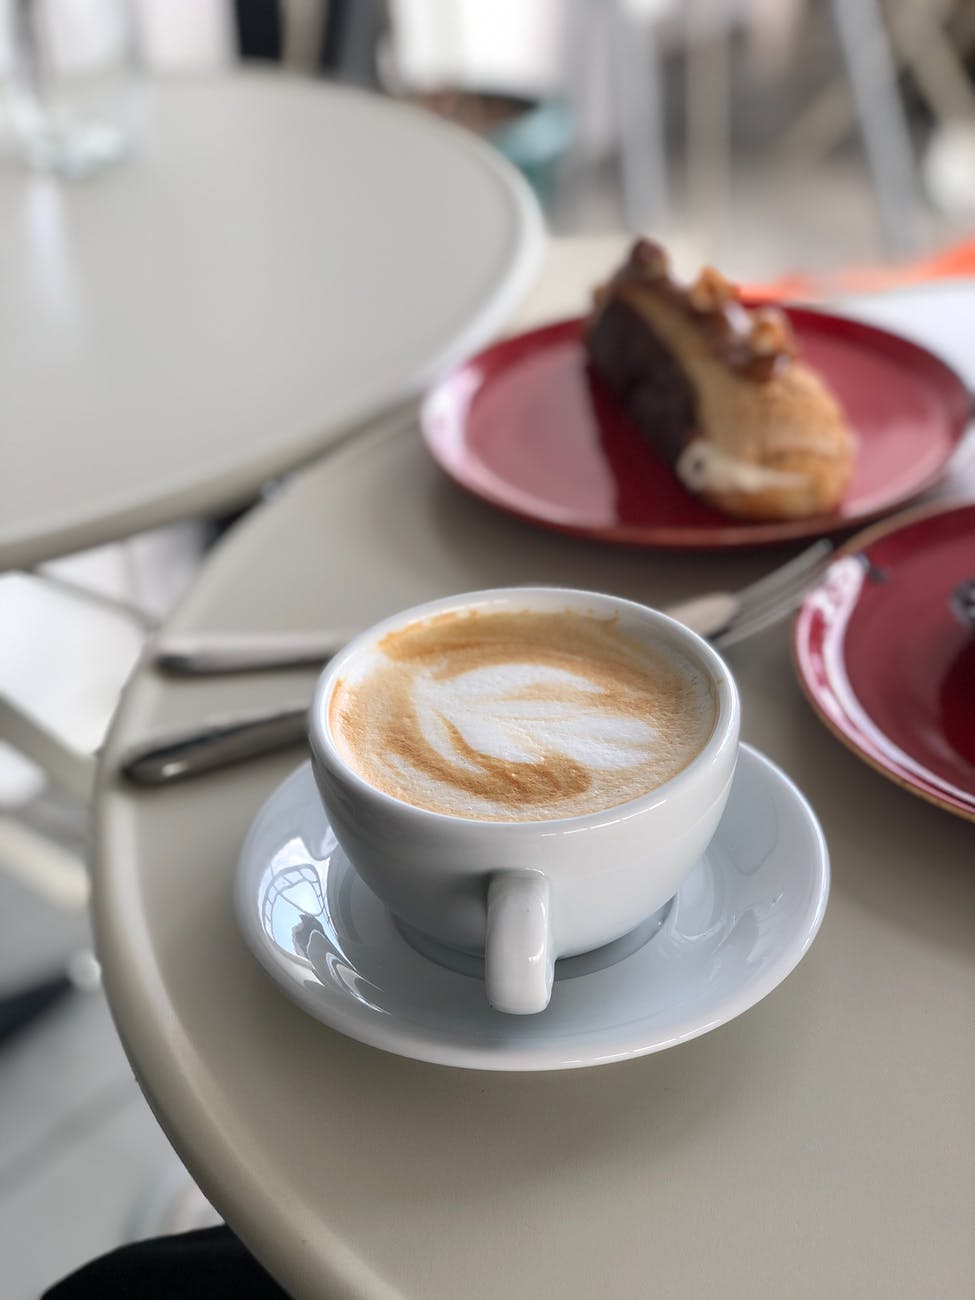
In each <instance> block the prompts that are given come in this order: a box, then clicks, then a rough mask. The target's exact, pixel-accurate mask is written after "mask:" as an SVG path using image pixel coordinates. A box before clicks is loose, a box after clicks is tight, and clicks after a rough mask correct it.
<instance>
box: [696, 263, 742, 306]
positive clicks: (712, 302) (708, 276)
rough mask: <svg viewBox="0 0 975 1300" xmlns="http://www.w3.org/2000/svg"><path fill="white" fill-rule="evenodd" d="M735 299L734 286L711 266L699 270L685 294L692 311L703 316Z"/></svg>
mask: <svg viewBox="0 0 975 1300" xmlns="http://www.w3.org/2000/svg"><path fill="white" fill-rule="evenodd" d="M737 297H738V292H737V290H736V288H735V286H734V285H733V284H732V283H731V281H730V280H726V279H725V278H724V276H723V275H722V274H721V272H720V271H716V270H715V269H714V267H713V266H705V267H704V268H703V269H702V270H701V272H700V274H699V275H698V277H697V279H696V280H695V281H694V283H693V284H692V285H691V287H690V289H689V290H688V293H687V301H688V302H689V303H690V305H691V306H692V307H693V308H694V310H695V311H699V312H702V313H704V314H708V313H710V312H716V311H720V310H721V308H722V307H724V306H726V305H727V304H728V303H729V302H734V301H735V300H736V299H737Z"/></svg>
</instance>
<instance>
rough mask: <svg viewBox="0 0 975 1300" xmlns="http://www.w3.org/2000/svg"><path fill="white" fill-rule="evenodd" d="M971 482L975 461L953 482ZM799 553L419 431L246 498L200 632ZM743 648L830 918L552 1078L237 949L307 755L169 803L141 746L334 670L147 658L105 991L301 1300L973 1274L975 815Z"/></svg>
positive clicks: (114, 813)
mask: <svg viewBox="0 0 975 1300" xmlns="http://www.w3.org/2000/svg"><path fill="white" fill-rule="evenodd" d="M564 265H565V261H564V259H563V266H564ZM581 289H582V286H581V285H580V286H579V291H580V293H581ZM966 488H967V490H968V491H969V493H970V492H971V491H972V490H973V489H975V479H973V478H972V477H968V478H967V479H959V480H956V481H955V482H954V483H953V484H950V485H948V490H954V491H963V490H965V489H966ZM774 558H781V556H779V557H774V556H772V555H770V554H768V553H766V554H761V555H759V554H756V555H750V556H746V555H741V554H736V555H729V556H724V557H722V556H718V555H708V556H704V555H700V556H693V557H691V556H679V555H667V554H663V553H650V552H637V551H625V550H620V549H614V548H609V547H600V546H598V545H595V544H591V543H587V542H582V541H576V540H570V539H566V538H563V537H557V536H555V535H553V534H548V533H545V532H542V531H536V530H534V529H532V528H531V527H529V526H527V525H524V524H521V523H518V522H516V521H514V520H512V519H509V518H506V517H504V516H502V515H500V514H496V513H494V512H493V511H491V510H489V509H488V508H487V507H485V506H483V505H481V504H480V503H478V502H476V501H473V500H471V499H469V498H468V497H466V496H465V495H463V494H462V493H461V492H460V491H459V490H458V489H456V488H455V487H454V486H453V485H451V484H450V483H449V482H447V481H446V480H445V479H444V478H443V476H442V475H441V474H440V473H439V472H438V471H437V470H436V469H435V468H434V466H433V465H432V464H431V463H430V461H429V459H428V458H427V456H426V454H425V452H424V450H423V449H422V447H421V445H420V442H419V439H418V437H417V436H416V433H415V431H413V430H411V429H406V430H405V431H404V430H403V429H402V428H397V427H395V426H394V427H391V428H389V429H380V430H377V431H376V432H373V433H370V434H368V435H365V436H363V437H361V438H359V439H357V440H356V441H355V442H354V443H352V444H350V445H348V446H346V447H344V448H342V449H340V450H338V451H336V452H334V453H332V454H331V455H330V456H329V457H327V458H326V460H325V461H323V463H322V464H321V465H319V466H317V467H316V468H315V469H313V470H312V471H311V472H309V473H308V474H306V475H304V476H302V477H301V478H300V479H297V480H296V481H294V482H293V483H292V484H291V485H290V487H289V488H288V490H287V491H286V492H285V493H284V494H282V495H281V496H280V497H279V498H278V499H276V500H275V501H273V502H272V503H270V504H269V505H266V506H264V507H262V508H261V509H260V510H258V511H256V512H254V513H253V514H252V515H251V516H250V517H249V518H248V519H247V520H246V521H245V522H244V523H243V524H242V526H240V527H238V528H237V529H236V530H235V531H234V532H233V533H232V534H231V535H230V536H229V537H228V538H227V539H226V540H225V541H224V543H223V544H222V545H221V546H220V547H219V548H218V549H217V551H216V552H215V553H214V554H213V556H212V557H211V559H210V561H209V563H208V564H207V566H206V568H205V569H204V571H203V572H202V574H201V576H200V580H199V582H198V583H197V584H196V586H195V588H194V590H193V591H192V593H191V595H190V596H189V598H188V599H187V601H186V602H185V604H184V605H183V606H182V608H181V610H180V611H179V613H178V616H177V617H176V619H175V620H174V622H173V624H172V626H173V628H174V629H180V630H184V631H188V630H191V629H193V630H218V629H258V628H265V629H266V628H307V629H312V628H314V627H316V626H318V625H322V624H325V623H334V624H335V625H341V626H354V625H356V624H360V623H361V624H365V623H368V622H369V621H371V620H373V619H375V618H377V617H378V616H380V615H382V614H385V613H388V612H390V611H392V610H394V609H396V608H399V607H402V606H405V605H408V604H410V603H412V602H413V601H417V600H421V599H424V598H426V597H429V596H432V595H434V594H442V593H445V592H450V591H455V590H462V589H465V588H475V587H483V586H489V585H492V584H495V583H504V582H512V581H514V582H517V581H555V582H566V583H571V584H573V585H576V586H583V587H586V586H590V587H596V588H605V589H608V590H611V591H616V592H620V593H622V594H625V595H628V596H631V597H637V598H641V599H644V600H647V601H650V602H666V601H667V600H670V599H673V598H675V597H677V596H684V595H688V594H693V593H695V592H701V591H704V590H706V589H709V588H713V587H716V586H720V585H727V584H729V583H739V582H742V581H745V580H747V579H749V578H751V577H754V576H755V575H756V574H757V573H758V572H760V571H761V570H763V569H765V568H767V567H769V565H770V564H771V563H772V562H773V560H774ZM729 659H730V662H731V664H732V667H733V669H734V671H735V672H736V675H737V677H738V680H739V683H740V686H741V691H742V700H743V718H744V737H745V739H747V740H748V741H750V742H752V743H753V744H755V745H757V746H759V747H760V748H761V749H763V750H765V751H766V752H767V753H768V754H769V755H771V757H772V758H773V759H775V760H776V761H777V762H779V763H780V764H781V765H782V766H783V767H784V768H785V769H786V771H787V772H789V773H790V774H791V775H792V776H793V777H794V779H795V780H796V781H797V782H798V783H799V785H800V787H801V788H802V789H803V790H804V791H805V792H806V794H807V795H808V796H809V798H810V800H811V802H812V804H813V806H814V808H815V809H816V810H817V812H818V814H819V816H820V818H821V819H822V823H823V827H824V829H825V832H826V835H827V838H828V841H829V845H830V850H831V855H832V865H833V892H832V899H831V902H830V906H829V910H828V912H827V916H826V920H825V924H824V926H823V929H822V931H821V933H820V936H819V938H818V939H817V941H816V943H815V944H814V945H813V947H812V949H811V951H810V953H809V954H808V956H807V957H806V959H805V960H804V961H803V963H802V964H801V966H800V967H799V968H798V970H797V971H796V972H795V973H794V974H793V975H792V976H791V977H790V978H789V979H788V980H787V981H786V982H785V984H784V985H783V986H782V987H781V988H779V989H777V990H776V991H775V992H774V993H773V994H772V995H771V996H770V997H768V998H767V999H766V1000H765V1001H764V1002H762V1003H761V1004H760V1005H758V1006H757V1007H755V1008H754V1009H753V1010H751V1011H750V1012H748V1013H747V1014H746V1015H744V1016H743V1017H742V1018H740V1019H739V1020H736V1021H734V1022H732V1023H731V1024H729V1025H726V1026H724V1027H723V1028H721V1029H719V1030H717V1031H715V1032H714V1033H712V1034H709V1035H707V1036H705V1037H703V1038H700V1039H698V1040H696V1041H694V1042H692V1043H689V1044H685V1045H683V1046H681V1047H678V1048H675V1049H673V1050H671V1051H667V1052H664V1053H661V1054H660V1055H656V1056H651V1057H647V1058H643V1059H640V1060H635V1061H630V1062H627V1063H623V1064H618V1065H614V1066H608V1067H603V1068H599V1069H591V1070H583V1071H578V1072H568V1073H565V1074H556V1075H543V1074H525V1075H500V1074H483V1073H478V1072H469V1071H461V1070H451V1069H447V1068H442V1067H437V1066H431V1065H425V1064H420V1063H418V1062H415V1061H412V1060H406V1059H401V1058H398V1057H394V1056H390V1055H387V1054H384V1053H382V1052H379V1051H376V1050H373V1049H371V1048H368V1047H365V1046H363V1045H361V1044H359V1043H355V1042H352V1041H350V1040H348V1039H346V1038H343V1037H342V1036H341V1035H339V1034H338V1033H335V1032H333V1031H331V1030H329V1029H327V1028H325V1027H323V1026H322V1025H321V1024H319V1023H317V1022H316V1021H313V1020H311V1019H310V1018H309V1017H307V1016H305V1015H304V1014H303V1013H302V1012H301V1011H299V1010H298V1009H297V1008H296V1007H294V1006H293V1005H292V1004H291V1003H290V1002H288V1001H287V1000H286V999H285V998H284V997H283V996H282V995H281V994H280V993H279V992H278V991H277V989H276V988H275V987H274V986H273V985H272V984H271V982H270V980H269V979H268V977H266V976H265V974H264V973H263V972H262V970H261V969H260V968H259V967H258V965H257V963H256V961H255V960H254V959H253V958H252V957H251V956H250V954H249V953H248V952H247V950H246V949H245V948H244V945H243V942H242V940H241V938H240V936H239V934H238V932H237V929H236V926H235V922H234V918H233V915H232V911H231V902H230V898H231V879H232V874H233V870H234V863H235V858H236V854H237V851H238V848H239V846H240V843H241V839H242V837H243V834H244V831H245V829H246V827H247V824H248V822H249V821H250V819H251V818H252V816H253V815H254V813H255V812H256V810H257V808H258V806H259V805H260V803H261V802H262V800H263V799H264V798H265V797H266V796H267V794H268V793H269V792H270V791H271V790H272V789H273V787H274V786H275V785H276V784H277V782H279V781H280V780H281V779H282V778H283V777H284V776H285V774H286V773H287V772H288V771H289V770H290V769H291V768H292V767H294V766H295V765H296V764H297V763H298V762H299V761H300V759H301V757H302V754H301V752H300V750H299V749H296V750H295V751H294V752H293V753H290V754H284V755H278V756H277V757H274V758H269V759H267V760H264V761H260V762H254V763H251V764H249V765H247V766H246V767H242V768H238V769H236V770H228V771H226V772H224V773H221V774H215V775H212V776H210V777H208V778H205V779H199V780H196V781H194V782H192V783H187V784H185V785H181V786H173V787H170V788H168V789H162V790H156V791H148V792H139V791H134V790H132V789H131V788H125V787H124V786H122V785H121V784H119V783H118V782H117V781H116V780H115V779H114V777H113V766H114V764H115V762H116V760H117V758H118V755H119V754H120V752H121V750H122V749H123V748H124V747H126V746H127V745H128V744H130V743H132V742H134V741H136V740H138V739H141V738H144V737H147V736H149V735H150V734H155V733H157V732H158V731H159V730H160V729H162V728H165V727H168V726H170V725H176V724H180V723H183V722H189V721H191V720H193V719H198V718H200V716H201V715H202V714H204V713H207V712H209V711H219V710H221V709H223V708H227V709H232V708H236V707H238V706H242V705H255V704H258V703H271V702H276V701H282V700H285V699H292V698H295V697H297V696H303V695H307V694H308V693H309V692H310V689H311V684H312V678H311V676H310V675H302V674H294V675H290V676H286V675H283V674H282V675H278V676H272V677H260V678H257V677H253V678H240V679H236V680H223V681H220V682H205V683H204V682H194V683H186V682H183V683H179V682H172V681H165V680H164V679H162V678H160V677H158V676H157V675H155V674H154V673H152V672H148V671H142V672H140V673H139V674H137V676H136V677H135V679H134V680H133V682H132V684H131V686H130V688H129V691H128V693H127V696H126V699H125V701H124V705H123V707H122V709H121V712H120V714H119V716H118V719H117V722H116V725H115V728H114V731H113V734H112V736H111V738H110V741H109V744H108V748H107V752H106V754H105V760H104V765H103V770H102V784H101V797H100V800H99V806H98V812H97V820H98V832H97V840H98V850H97V864H96V868H95V914H96V925H97V934H98V942H99V951H100V956H101V959H102V961H103V963H104V974H105V982H106V988H107V991H108V994H109V998H110V1001H111V1004H112V1007H113V1010H114V1014H115V1017H116V1022H117V1025H118V1028H119V1031H120V1033H121V1035H122V1038H123V1041H124V1043H125V1045H126V1048H127V1050H128V1053H129V1056H130V1059H131V1061H132V1063H133V1066H134V1068H135V1070H136V1072H137V1074H138V1076H139V1078H140V1080H141V1083H142V1085H143V1087H144V1089H145V1091H146V1094H147V1096H148V1097H149V1099H150V1102H151V1104H152V1106H153V1109H154V1110H155V1113H156V1115H157V1116H158V1118H159V1120H160V1122H161V1123H162V1125H163V1127H164V1128H165V1130H166V1132H167V1134H168V1135H169V1137H170V1138H171V1140H172V1142H173V1143H174V1145H175V1147H176V1149H177V1151H178V1152H179V1154H180V1155H181V1157H182V1158H183V1159H184V1160H185V1162H186V1164H187V1165H188V1167H189V1169H190V1170H191V1172H192V1173H193V1175H194V1177H195V1178H196V1179H197V1180H198V1181H199V1183H200V1186H201V1187H202V1188H203V1190H204V1192H205V1193H206V1194H207V1195H208V1196H209V1197H210V1198H211V1200H212V1201H213V1203H214V1204H215V1205H216V1206H217V1207H218V1209H219V1210H220V1211H221V1212H222V1213H223V1214H224V1215H225V1216H226V1217H227V1219H228V1221H229V1223H230V1224H231V1226H232V1227H233V1228H234V1229H235V1230H236V1231H237V1232H238V1233H239V1234H240V1235H241V1237H242V1238H243V1240H244V1241H245V1242H246V1243H247V1245H248V1246H249V1247H250V1248H251V1250H253V1251H254V1253H255V1254H256V1255H257V1257H258V1258H259V1259H260V1260H261V1261H262V1262H263V1264H264V1265H265V1266H266V1267H267V1268H268V1269H269V1270H270V1271H271V1272H272V1273H273V1274H274V1275H275V1276H276V1277H277V1278H278V1279H279V1280H280V1282H281V1283H282V1284H283V1285H284V1286H285V1287H286V1288H287V1289H288V1290H289V1291H290V1292H291V1293H292V1294H294V1295H295V1296H300V1297H305V1296H307V1297H316V1298H318V1300H321V1297H358V1298H360V1300H361V1298H363V1297H369V1298H370V1300H380V1297H382V1298H383V1300H385V1298H387V1297H400V1298H401V1300H402V1298H405V1297H410V1298H413V1300H440V1298H442V1300H455V1298H456V1297H458V1296H464V1297H465V1300H479V1298H483V1300H496V1297H499V1296H505V1297H512V1298H514V1297H526V1298H527V1297H533V1298H534V1297H540V1296H546V1297H547V1296H556V1295H557V1296H561V1297H566V1298H569V1297H580V1298H583V1297H585V1298H587V1300H588V1297H591V1296H597V1295H613V1296H614V1297H632V1298H633V1300H636V1298H637V1297H641V1298H642V1297H644V1296H647V1295H660V1296H674V1297H677V1296H680V1297H685V1296H686V1297H699V1296H707V1295H720V1296H723V1297H728V1300H738V1298H739V1297H740V1298H741V1300H744V1298H745V1297H783V1296H788V1297H790V1300H803V1298H808V1300H821V1297H823V1296H833V1297H850V1298H852V1297H858V1298H861V1297H876V1298H877V1300H898V1298H903V1300H914V1298H915V1297H917V1296H918V1295H931V1296H935V1295H936V1296H938V1297H939V1300H962V1298H963V1297H968V1296H969V1295H970V1294H971V1279H972V1277H973V1276H975V1234H973V1233H972V1231H971V1225H972V1221H973V1216H975V1182H973V1176H972V1170H973V1167H975V1107H973V1106H972V1097H971V1082H972V1078H973V1077H975V1039H973V1036H972V1033H971V1009H972V1005H973V997H975V960H973V958H975V952H973V947H975V944H973V930H972V925H971V917H972V915H973V909H975V869H973V868H975V856H973V851H972V850H973V835H972V827H971V826H970V825H968V824H967V823H964V822H962V821H960V820H957V819H954V818H952V817H949V816H947V815H945V814H944V813H942V812H940V811H938V810H936V809H935V808H933V807H930V806H929V805H927V804H925V803H923V802H921V801H920V800H918V799H915V798H913V797H911V796H910V795H908V794H906V793H905V792H903V791H902V790H900V789H898V788H897V787H895V786H894V785H892V784H890V783H889V782H887V781H885V780H884V779H882V778H881V777H880V776H878V775H877V774H876V773H875V772H873V771H871V770H870V769H869V768H867V767H866V766H865V765H864V764H863V763H861V762H859V761H858V760H857V759H856V758H855V757H854V756H853V755H852V754H850V753H848V752H847V751H846V750H845V749H843V748H842V747H841V746H840V745H839V744H838V743H837V742H836V741H835V740H834V739H833V738H832V736H830V735H829V734H828V733H827V731H826V730H825V729H824V728H823V727H822V726H821V725H820V724H819V723H818V722H817V721H816V719H815V718H814V717H813V715H812V713H811V712H810V710H809V708H808V707H807V705H806V704H805V702H804V701H803V699H802V697H801V694H800V691H799V688H798V686H797V685H796V683H795V681H794V678H793V674H792V670H791V666H790V655H789V638H788V632H787V629H786V628H785V627H779V628H777V629H774V630H772V631H770V632H768V633H766V634H764V635H762V636H761V637H759V638H757V639H755V640H753V641H751V642H748V643H745V644H743V645H741V646H739V647H737V648H736V649H734V650H733V651H732V652H731V654H730V656H729Z"/></svg>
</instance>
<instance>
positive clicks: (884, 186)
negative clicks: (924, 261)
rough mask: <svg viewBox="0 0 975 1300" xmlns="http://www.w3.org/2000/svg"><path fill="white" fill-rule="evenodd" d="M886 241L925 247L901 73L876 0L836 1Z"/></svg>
mask: <svg viewBox="0 0 975 1300" xmlns="http://www.w3.org/2000/svg"><path fill="white" fill-rule="evenodd" d="M831 3H832V10H833V22H834V24H835V26H836V33H837V36H838V38H839V43H840V48H841V50H842V54H843V60H844V63H845V64H846V70H847V75H848V76H849V78H850V86H851V89H852V91H853V98H854V102H855V103H856V109H857V117H858V118H859V123H860V132H861V135H862V137H863V147H864V149H865V151H866V155H867V165H868V166H869V168H870V172H871V175H872V177H873V186H874V193H875V194H876V198H877V203H878V205H879V208H880V217H881V221H882V222H883V227H884V234H885V237H886V241H887V246H888V248H889V250H890V252H891V253H893V254H895V255H896V256H910V255H911V254H913V253H916V252H917V251H918V249H919V247H920V239H919V232H918V213H917V190H916V186H915V169H914V158H913V154H912V150H911V141H910V135H909V132H908V128H907V119H906V116H905V113H904V106H903V103H902V102H901V97H900V94H899V91H898V88H897V72H896V67H895V64H894V60H893V57H892V55H891V50H890V44H889V42H888V40H887V34H886V31H885V29H884V25H883V19H882V17H881V14H880V10H879V8H878V5H877V0H831Z"/></svg>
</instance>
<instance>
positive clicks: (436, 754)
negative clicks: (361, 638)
mask: <svg viewBox="0 0 975 1300" xmlns="http://www.w3.org/2000/svg"><path fill="white" fill-rule="evenodd" d="M715 716H716V709H715V702H714V699H713V697H712V693H711V688H710V687H709V685H708V683H707V680H706V679H705V677H704V676H703V674H702V673H701V672H699V671H698V670H697V668H696V667H695V665H694V664H693V663H692V662H691V661H690V660H689V659H687V658H686V657H684V656H683V655H681V654H680V653H679V652H677V651H669V650H668V651H666V652H664V651H662V650H659V649H656V648H651V647H649V646H647V645H644V644H642V643H641V642H639V641H637V640H635V639H633V638H631V637H629V636H628V635H626V634H625V633H623V632H622V631H621V630H620V629H619V627H618V626H617V623H616V620H615V619H601V618H596V617H592V616H587V615H584V614H575V613H571V612H568V611H566V612H561V613H544V612H538V611H532V610H524V611H516V612H511V611H503V612H498V613H491V612H487V613H482V612H480V611H452V612H450V613H448V614H444V615H438V616H436V617H433V618H430V619H426V620H423V621H422V622H417V623H412V624H410V625H408V626H407V627H405V628H400V629H398V630H396V631H395V632H392V633H390V634H389V635H387V636H386V637H385V638H384V639H383V640H382V641H380V642H379V643H378V644H377V646H376V647H375V649H374V651H373V653H371V654H369V653H367V654H366V655H365V656H364V659H363V660H362V661H359V660H356V661H355V662H354V665H353V670H352V672H351V673H350V674H349V675H347V676H346V677H344V678H342V679H340V680H339V681H338V682H337V683H336V686H335V689H334V691H333V694H332V697H331V703H330V707H329V726H330V729H331V731H332V734H333V736H334V737H335V740H336V743H337V744H338V746H339V749H340V750H341V752H342V754H343V757H344V758H345V759H346V761H347V762H348V763H349V764H350V766H351V767H353V769H355V770H356V771H357V772H358V773H359V774H360V775H361V776H362V777H364V779H365V780H366V781H368V782H369V783H370V784H371V785H374V786H375V787H377V788H378V789H380V790H383V791H385V792H386V793H387V794H390V795H392V796H394V797H395V798H397V799H402V800H404V801H405V802H407V803H410V804H413V805H415V806H417V807H420V808H428V809H431V810H432V811H435V812H442V813H447V814H450V815H453V816H463V817H477V818H485V819H490V820H496V821H497V820H500V821H536V820H548V819H551V818H559V817H574V816H579V815H582V814H584V813H589V812H595V811H598V810H600V809H603V808H609V807H613V806H614V805H616V804H620V803H625V802H626V801H628V800H630V799H634V798H636V797H637V796H639V795H641V794H644V793H646V792H647V791H649V790H652V789H654V788H655V787H656V786H658V785H660V784H662V783H663V782H664V781H666V780H669V779H670V777H672V776H675V775H676V774H677V773H678V772H680V771H681V770H682V769H683V768H684V767H686V766H687V764H688V763H689V762H690V761H691V760H692V759H693V758H694V757H695V755H696V754H697V753H699V752H700V750H701V748H702V747H703V746H704V744H705V743H706V741H707V739H708V736H709V735H710V733H711V731H712V729H713V727H714V721H715Z"/></svg>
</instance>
